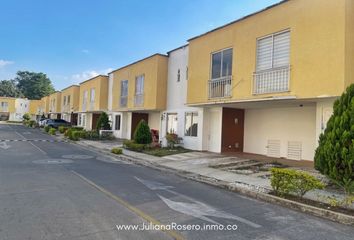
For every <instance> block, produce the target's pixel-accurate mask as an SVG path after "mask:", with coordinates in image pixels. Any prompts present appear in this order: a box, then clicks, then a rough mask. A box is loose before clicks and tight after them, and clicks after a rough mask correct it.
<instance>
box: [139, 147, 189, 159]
mask: <svg viewBox="0 0 354 240" xmlns="http://www.w3.org/2000/svg"><path fill="white" fill-rule="evenodd" d="M190 151H191V150H188V149H185V148H182V147H175V148H173V149H170V148H153V149H149V150H144V151H143V153H146V154H150V155H153V156H157V157H164V156H169V155H174V154H179V153H187V152H190Z"/></svg>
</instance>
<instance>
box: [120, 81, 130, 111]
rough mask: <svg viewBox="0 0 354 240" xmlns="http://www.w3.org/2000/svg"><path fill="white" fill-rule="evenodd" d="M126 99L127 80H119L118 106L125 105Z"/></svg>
mask: <svg viewBox="0 0 354 240" xmlns="http://www.w3.org/2000/svg"><path fill="white" fill-rule="evenodd" d="M127 99H128V80H123V81H121V82H120V106H121V107H126V106H127Z"/></svg>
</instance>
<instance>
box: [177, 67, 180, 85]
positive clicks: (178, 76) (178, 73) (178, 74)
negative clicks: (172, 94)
mask: <svg viewBox="0 0 354 240" xmlns="http://www.w3.org/2000/svg"><path fill="white" fill-rule="evenodd" d="M180 81H181V70H180V69H178V70H177V82H180Z"/></svg>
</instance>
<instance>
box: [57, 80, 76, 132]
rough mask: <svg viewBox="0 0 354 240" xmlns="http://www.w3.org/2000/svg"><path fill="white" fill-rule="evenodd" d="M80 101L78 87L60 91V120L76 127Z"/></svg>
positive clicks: (74, 86)
mask: <svg viewBox="0 0 354 240" xmlns="http://www.w3.org/2000/svg"><path fill="white" fill-rule="evenodd" d="M79 101H80V87H79V86H78V85H71V86H69V87H67V88H64V89H63V90H62V91H61V102H62V103H61V104H62V105H61V118H62V119H64V120H65V121H68V122H70V123H71V124H73V125H77V120H78V113H77V112H78V111H79Z"/></svg>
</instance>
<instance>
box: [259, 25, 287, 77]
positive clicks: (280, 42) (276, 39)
mask: <svg viewBox="0 0 354 240" xmlns="http://www.w3.org/2000/svg"><path fill="white" fill-rule="evenodd" d="M289 56H290V31H285V32H280V33H274V34H272V35H270V36H267V37H264V38H260V39H258V40H257V66H256V71H257V72H258V71H264V70H268V69H273V68H279V67H284V66H289Z"/></svg>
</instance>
